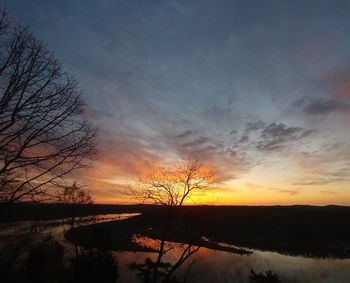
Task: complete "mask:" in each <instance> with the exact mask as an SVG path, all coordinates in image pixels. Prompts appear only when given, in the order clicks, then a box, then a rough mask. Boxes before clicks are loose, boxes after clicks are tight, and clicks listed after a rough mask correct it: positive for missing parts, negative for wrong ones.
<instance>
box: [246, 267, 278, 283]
mask: <svg viewBox="0 0 350 283" xmlns="http://www.w3.org/2000/svg"><path fill="white" fill-rule="evenodd" d="M249 283H282V281H281V280H280V278H279V276H278V274H277V273H275V272H273V271H271V270H268V271H266V272H265V273H261V272H259V273H256V272H255V271H254V270H251V271H250V277H249Z"/></svg>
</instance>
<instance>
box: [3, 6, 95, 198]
mask: <svg viewBox="0 0 350 283" xmlns="http://www.w3.org/2000/svg"><path fill="white" fill-rule="evenodd" d="M94 138H95V130H94V129H93V128H92V126H91V125H90V124H89V123H88V121H87V120H86V119H85V118H84V115H83V101H82V99H81V94H80V93H79V91H78V90H77V82H76V81H75V80H74V78H72V77H71V76H70V75H69V74H67V73H66V72H65V71H64V69H63V67H62V65H61V64H60V62H59V61H58V60H57V59H56V58H55V56H54V54H53V53H52V52H50V51H49V50H48V48H47V47H46V46H45V44H43V43H42V42H41V41H39V40H38V39H36V37H35V36H34V35H33V34H32V33H30V32H29V31H28V29H27V28H23V27H21V26H20V25H18V24H16V23H14V22H12V21H11V20H9V18H8V16H7V15H6V12H5V11H4V10H3V11H2V12H1V15H0V202H9V203H11V202H16V201H24V200H29V199H30V200H43V199H47V198H52V197H56V194H57V192H58V190H57V188H61V187H66V186H67V185H69V182H72V179H73V175H72V173H73V172H75V171H76V170H77V169H81V168H86V167H88V166H90V164H91V156H92V155H93V154H94V148H95V143H94Z"/></svg>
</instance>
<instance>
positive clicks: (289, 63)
mask: <svg viewBox="0 0 350 283" xmlns="http://www.w3.org/2000/svg"><path fill="white" fill-rule="evenodd" d="M0 4H1V5H2V6H6V7H7V10H8V12H9V13H10V15H11V16H12V17H13V18H15V19H17V20H19V21H20V22H21V23H22V24H23V25H27V26H29V28H30V29H31V30H32V31H33V32H34V33H35V35H36V36H37V37H38V38H40V39H41V40H43V41H44V42H46V44H47V45H48V47H49V48H50V49H51V50H53V51H54V52H55V54H56V56H57V57H58V58H59V59H60V60H61V61H62V62H63V64H64V67H65V69H66V70H67V71H69V72H70V73H71V74H72V75H73V76H74V77H75V78H77V80H78V81H79V82H80V83H79V87H80V89H81V91H82V95H83V98H84V100H85V101H86V115H87V117H88V118H89V119H90V120H91V122H92V123H93V124H94V125H95V126H96V127H97V128H98V130H99V137H98V150H99V154H98V159H97V160H96V161H95V163H94V166H93V168H91V169H90V170H89V171H87V172H84V173H83V177H81V178H84V180H86V181H87V183H88V185H89V187H90V189H91V190H92V192H93V194H94V196H95V201H96V202H97V203H128V202H133V200H132V199H130V197H128V196H126V195H125V186H126V184H128V183H129V182H132V181H133V180H134V178H135V176H136V174H137V173H139V172H142V170H146V169H147V170H148V169H151V168H155V167H157V166H159V165H161V164H163V163H164V162H169V161H171V160H182V159H188V158H192V159H193V158H196V159H199V160H201V161H203V162H204V163H205V164H209V165H210V166H213V168H215V171H216V173H217V176H218V184H217V189H216V191H215V192H213V193H212V194H211V195H210V197H208V199H207V200H206V202H207V203H210V204H242V205H271V204H280V205H286V204H311V205H328V204H339V205H350V36H349V35H350V17H349V14H350V1H341V0H338V1H331V0H329V1H322V0H317V1H311V0H310V1H304V0H301V1H283V0H278V1H277V0H276V1H272V0H266V1H258V0H256V1H243V0H242V1H233V0H227V1H223V0H217V1H207V0H201V1H199V0H198V1H196V0H183V1H175V0H174V1H171V0H158V1H152V0H150V1H136V0H119V1H117V0H100V1H90V0H81V1H77V0H69V1H68V0H61V1H45V0H31V1H24V0H22V1H19V0H11V1H9V0H7V1H0Z"/></svg>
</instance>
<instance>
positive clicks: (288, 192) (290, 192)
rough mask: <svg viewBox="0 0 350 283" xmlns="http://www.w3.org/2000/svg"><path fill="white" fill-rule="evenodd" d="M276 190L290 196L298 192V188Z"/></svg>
mask: <svg viewBox="0 0 350 283" xmlns="http://www.w3.org/2000/svg"><path fill="white" fill-rule="evenodd" d="M278 192H280V193H285V194H290V195H292V196H295V195H297V194H299V193H300V192H299V191H298V190H293V189H290V190H286V189H283V190H279V191H278Z"/></svg>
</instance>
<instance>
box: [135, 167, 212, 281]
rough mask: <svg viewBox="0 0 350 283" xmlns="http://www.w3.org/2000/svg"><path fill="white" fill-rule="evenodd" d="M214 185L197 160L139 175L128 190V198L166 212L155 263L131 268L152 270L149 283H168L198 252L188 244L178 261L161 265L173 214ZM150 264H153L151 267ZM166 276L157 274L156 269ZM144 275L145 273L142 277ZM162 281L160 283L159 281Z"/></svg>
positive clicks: (173, 217) (204, 168)
mask: <svg viewBox="0 0 350 283" xmlns="http://www.w3.org/2000/svg"><path fill="white" fill-rule="evenodd" d="M213 184H214V173H213V171H212V170H211V169H210V168H208V167H206V166H204V165H203V164H202V163H201V162H199V161H197V160H191V161H187V162H177V163H176V164H175V165H173V166H168V167H162V168H158V169H157V170H154V171H150V172H143V173H141V174H140V175H139V178H138V181H137V182H136V184H135V185H133V186H129V189H130V192H131V194H132V195H133V196H134V197H136V198H138V199H141V200H142V201H143V202H144V203H151V204H156V205H161V206H164V207H165V208H166V211H167V214H166V216H165V223H164V226H163V231H162V235H160V244H159V251H158V256H157V259H156V261H155V262H154V263H153V262H152V261H151V260H150V259H148V261H149V262H148V263H147V262H145V264H141V265H138V264H133V265H131V267H133V268H136V269H137V268H141V269H142V268H144V267H145V266H148V267H151V268H152V269H153V270H152V276H151V279H150V281H149V282H158V281H159V280H162V282H168V280H170V278H171V276H172V275H173V274H174V272H175V270H177V269H178V268H179V267H180V266H181V265H182V264H183V263H184V262H185V261H186V260H187V259H188V258H189V257H191V256H192V255H193V254H194V253H196V252H197V251H198V250H199V247H194V246H193V245H192V244H191V243H189V244H187V245H184V246H183V252H182V253H181V255H180V258H179V259H178V261H177V262H176V263H175V264H174V265H171V264H169V263H163V262H162V259H163V257H164V255H165V254H166V253H167V252H168V251H169V249H166V248H165V240H166V238H167V235H168V233H169V229H170V227H171V226H172V224H173V223H174V221H175V218H176V212H177V210H178V208H180V207H181V206H182V205H183V204H184V203H185V202H186V200H191V199H192V198H193V197H194V196H196V195H198V194H199V195H202V194H205V193H206V192H207V191H208V190H210V189H211V188H212V186H213ZM150 263H152V264H150ZM162 267H163V269H164V267H166V268H165V269H166V272H165V271H164V270H163V271H159V268H162ZM142 274H144V273H142ZM145 274H146V273H145ZM146 275H147V274H146ZM160 277H162V279H161V278H160Z"/></svg>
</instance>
